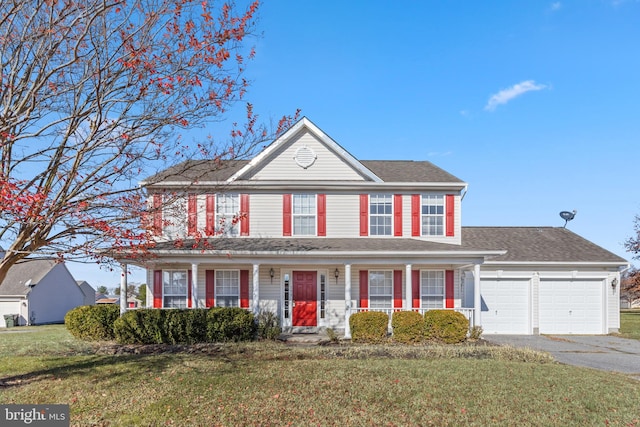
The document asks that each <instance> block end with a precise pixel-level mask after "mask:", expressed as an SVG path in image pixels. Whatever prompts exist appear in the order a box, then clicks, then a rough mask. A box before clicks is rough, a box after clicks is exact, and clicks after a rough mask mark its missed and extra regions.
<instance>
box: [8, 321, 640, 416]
mask: <svg viewBox="0 0 640 427" xmlns="http://www.w3.org/2000/svg"><path fill="white" fill-rule="evenodd" d="M16 329H18V328H16ZM24 331H29V332H23V333H18V332H6V331H4V332H0V403H68V404H70V405H71V418H72V419H71V424H72V425H110V426H135V425H181V426H192V425H195V426H198V425H201V426H212V425H230V426H235V425H243V426H244V425H264V426H269V425H295V426H300V425H305V426H306V425H327V426H330V425H340V426H360V425H363V426H364V425H366V426H370V425H371V426H378V425H388V426H412V425H415V426H418V425H420V426H422V425H452V426H456V425H478V426H484V425H544V426H547V425H558V426H565V425H625V426H635V425H638V426H640V412H638V409H637V408H638V401H640V382H638V381H635V380H631V379H628V378H627V377H625V376H623V375H618V374H612V373H605V372H599V371H594V370H589V369H581V368H575V367H569V366H564V365H560V364H556V363H553V362H551V361H550V359H549V357H548V355H545V354H541V353H535V352H532V351H528V350H514V349H504V348H493V347H487V346H448V347H411V346H397V345H396V346H393V345H380V346H346V345H345V346H326V347H315V346H314V347H288V346H285V345H283V344H279V343H248V344H229V345H212V346H201V347H195V348H194V349H192V350H191V351H188V352H181V353H164V354H154V355H140V354H122V355H112V354H105V352H104V350H102V351H101V352H99V353H96V351H97V348H96V347H95V346H93V345H89V344H86V343H81V342H78V341H76V340H74V339H73V338H72V337H71V336H70V335H69V334H68V333H67V332H66V330H64V327H62V326H48V327H32V328H24Z"/></svg>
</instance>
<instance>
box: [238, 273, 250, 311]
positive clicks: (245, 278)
mask: <svg viewBox="0 0 640 427" xmlns="http://www.w3.org/2000/svg"><path fill="white" fill-rule="evenodd" d="M240 307H241V308H249V270H240Z"/></svg>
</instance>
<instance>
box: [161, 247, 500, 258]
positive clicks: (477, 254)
mask: <svg viewBox="0 0 640 427" xmlns="http://www.w3.org/2000/svg"><path fill="white" fill-rule="evenodd" d="M153 252H154V254H156V255H158V256H165V255H170V256H171V255H172V256H184V257H190V256H193V255H197V256H198V257H199V256H225V257H227V256H231V257H233V256H263V257H269V258H278V257H280V256H295V257H303V258H326V257H330V258H336V257H337V258H340V259H346V258H364V259H366V258H376V257H384V258H385V259H390V258H402V259H405V258H407V257H412V258H421V259H422V258H425V257H447V258H449V259H458V258H465V259H468V258H474V259H476V258H486V257H489V256H499V255H504V254H505V253H506V252H505V251H424V252H419V251H394V252H382V251H349V252H345V251H315V252H307V251H225V250H219V251H218V250H215V249H209V250H199V249H191V250H181V249H167V250H159V251H153Z"/></svg>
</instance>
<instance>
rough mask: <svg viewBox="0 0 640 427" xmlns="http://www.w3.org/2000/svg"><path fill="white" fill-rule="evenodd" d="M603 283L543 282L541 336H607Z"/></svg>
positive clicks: (540, 291) (540, 311)
mask: <svg viewBox="0 0 640 427" xmlns="http://www.w3.org/2000/svg"><path fill="white" fill-rule="evenodd" d="M604 287H605V284H604V280H541V281H540V288H539V305H538V307H539V319H540V320H539V323H540V325H539V327H540V333H541V334H604V333H607V331H605V330H604Z"/></svg>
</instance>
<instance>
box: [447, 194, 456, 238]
mask: <svg viewBox="0 0 640 427" xmlns="http://www.w3.org/2000/svg"><path fill="white" fill-rule="evenodd" d="M454 202H455V197H454V195H453V194H447V195H446V197H445V210H446V213H445V223H446V233H447V237H450V236H453V235H454V230H455V228H454V218H455V217H454V210H455V207H454V206H455V205H454Z"/></svg>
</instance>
